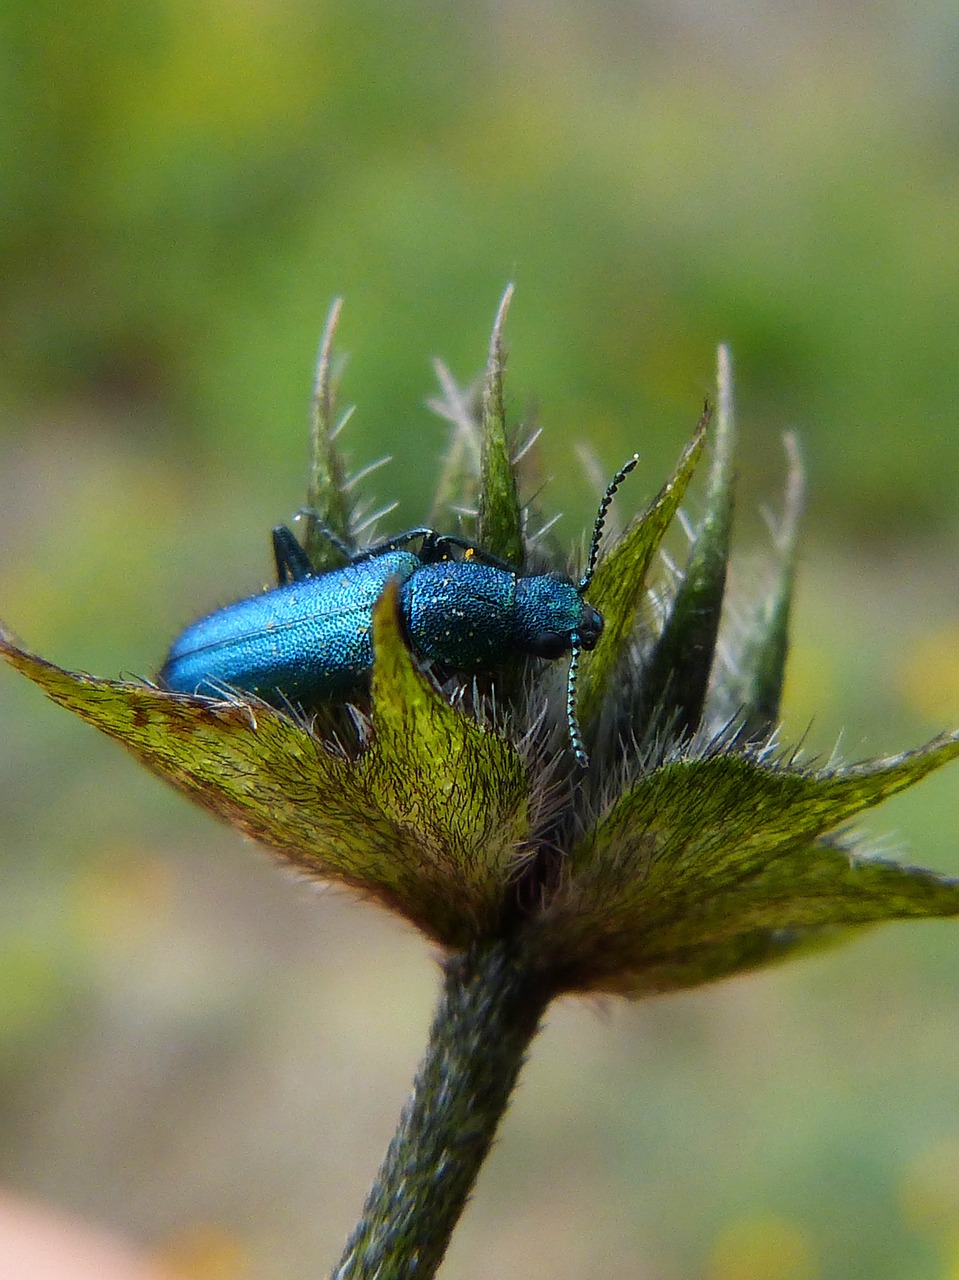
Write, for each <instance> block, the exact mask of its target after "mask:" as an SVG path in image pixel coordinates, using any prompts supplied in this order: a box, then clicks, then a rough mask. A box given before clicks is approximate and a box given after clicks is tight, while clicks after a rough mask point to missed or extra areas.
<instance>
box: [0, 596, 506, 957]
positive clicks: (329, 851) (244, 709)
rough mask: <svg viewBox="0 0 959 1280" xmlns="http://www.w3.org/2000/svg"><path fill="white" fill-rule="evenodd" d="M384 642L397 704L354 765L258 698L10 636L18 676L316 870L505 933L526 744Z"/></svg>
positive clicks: (456, 926)
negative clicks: (109, 674) (39, 647)
mask: <svg viewBox="0 0 959 1280" xmlns="http://www.w3.org/2000/svg"><path fill="white" fill-rule="evenodd" d="M394 607H395V606H394ZM378 616H379V615H378ZM377 645H378V654H379V658H378V675H377V679H378V681H379V688H378V693H379V694H380V695H381V696H382V698H383V699H384V706H383V710H382V714H381V715H378V714H375V715H374V730H375V736H374V740H373V742H372V743H371V744H370V745H369V747H368V749H367V750H366V751H365V752H364V754H363V755H362V756H361V757H360V759H359V761H351V760H348V759H347V758H346V757H345V756H343V755H342V754H338V753H337V752H335V751H334V750H333V749H332V748H331V747H329V746H326V745H324V744H323V743H322V742H321V741H320V740H319V739H318V738H316V737H315V736H314V735H313V734H312V733H310V732H309V731H308V730H307V729H306V728H304V726H303V725H301V724H300V723H299V722H297V721H296V720H294V719H293V718H292V717H291V716H288V715H286V714H284V713H282V712H280V711H277V710H275V709H274V708H273V707H270V706H267V705H266V704H265V703H262V702H259V701H258V700H256V699H251V698H245V697H244V698H242V699H241V698H237V699H235V700H230V701H214V700H212V699H207V698H197V697H188V696H186V695H182V694H171V693H165V692H163V691H162V690H159V689H153V688H149V687H147V686H145V685H139V684H131V683H126V682H122V681H116V680H98V679H95V678H93V677H91V676H86V675H81V674H78V673H75V672H69V671H65V670H63V669H62V668H60V667H57V666H54V665H53V664H52V663H49V662H46V661H44V660H43V659H41V658H38V657H36V656H34V655H33V654H30V653H28V652H27V651H25V650H23V649H22V648H20V647H19V646H17V645H16V644H15V643H14V642H13V640H12V639H11V638H10V637H9V636H8V635H6V633H0V655H2V656H3V657H5V658H6V659H7V661H8V662H10V664H11V665H12V666H14V667H16V668H17V669H18V670H20V671H22V672H23V674H24V675H26V676H28V677H29V678H30V679H31V680H33V681H35V682H36V683H37V684H38V685H40V687H41V688H42V689H43V690H44V691H45V692H46V693H47V694H48V695H49V697H51V698H52V699H53V700H54V701H55V702H57V703H59V704H60V705H61V706H63V707H66V708H68V709H69V710H71V711H74V712H75V713H76V714H77V715H78V716H80V717H81V719H83V720H86V721H87V723H88V724H91V725H94V726H95V727H96V728H98V729H100V730H101V731H102V732H103V733H106V734H108V735H109V736H110V737H112V738H115V739H116V740H117V741H118V742H121V743H122V744H123V745H124V746H125V747H127V748H128V749H129V750H130V751H132V752H133V754H134V755H135V756H136V757H137V758H138V759H139V760H140V761H141V763H142V764H144V765H146V767H147V768H148V769H150V770H151V771H152V772H154V773H157V774H159V775H160V776H161V777H163V778H165V779H166V780H167V781H168V782H170V783H172V784H173V785H174V786H175V787H177V788H178V789H180V790H181V791H185V792H187V793H189V794H190V795H191V796H192V798H193V799H195V800H196V801H197V802H198V803H200V804H201V805H203V806H204V807H205V808H207V809H209V810H210V811H211V812H213V813H215V814H217V815H218V816H219V817H221V818H224V819H226V820H227V821H228V822H230V823H231V824H232V825H233V826H235V827H238V828H239V829H240V830H241V831H243V832H245V833H246V834H247V835H249V836H251V837H252V838H253V839H254V840H257V841H259V842H261V843H262V844H264V845H266V846H268V847H269V848H270V849H271V850H272V851H273V852H274V853H276V854H278V855H279V856H280V857H281V858H283V859H285V860H286V861H289V862H291V863H293V864H295V865H296V866H297V867H300V868H301V869H303V870H304V871H307V872H309V873H311V874H313V875H316V876H319V877H321V878H323V879H326V880H332V881H335V882H339V883H341V884H345V885H348V886H351V887H353V888H356V889H359V890H361V891H362V892H363V893H365V894H367V895H370V896H373V897H376V898H379V899H380V900H381V901H383V902H384V903H385V904H386V905H388V906H391V907H394V908H395V909H397V910H399V911H400V912H401V913H402V914H403V915H405V916H406V917H407V918H408V919H410V920H412V921H413V922H414V923H415V924H416V925H418V926H419V927H420V928H421V929H422V930H423V931H424V932H425V933H427V934H428V935H429V936H430V937H432V938H435V939H436V940H437V941H439V942H441V943H442V944H444V945H446V946H450V947H458V946H464V945H466V944H467V943H468V941H469V940H470V939H471V938H473V937H474V936H477V935H482V934H483V933H484V932H485V931H487V930H489V929H491V928H492V927H493V925H494V923H495V920H496V919H497V918H498V914H499V912H500V910H501V903H502V898H503V893H504V889H505V884H506V883H507V881H508V880H509V878H510V876H511V875H512V873H513V863H514V861H515V859H516V858H517V855H518V853H519V852H520V851H521V850H522V848H523V841H524V839H525V838H526V836H527V834H528V832H527V822H528V817H527V807H528V806H527V799H526V776H525V772H524V770H523V766H522V762H521V761H520V759H519V757H518V756H517V755H516V753H515V752H514V751H513V750H512V748H510V747H508V746H507V744H505V743H504V742H503V741H502V740H501V739H500V738H499V737H497V736H496V735H494V734H492V733H486V732H484V731H483V730H482V729H481V728H480V727H479V726H478V725H476V724H475V723H473V722H472V721H470V720H469V719H468V718H467V717H466V716H464V715H461V714H457V713H456V712H454V711H453V710H452V709H451V708H450V706H449V705H448V703H446V702H445V701H444V700H443V699H442V698H441V697H440V696H439V695H438V694H436V693H435V692H434V691H432V690H431V689H430V688H429V687H428V685H426V683H425V682H424V681H423V678H422V677H421V676H419V675H418V674H417V673H416V672H415V671H413V669H412V666H411V664H410V663H409V655H408V654H407V653H406V650H405V646H403V644H402V640H401V638H400V637H399V633H398V630H397V629H396V628H395V624H394V626H393V627H392V628H391V627H390V625H389V624H387V625H386V628H385V630H384V631H383V634H382V635H378V636H377ZM397 645H398V646H399V649H398V650H397V647H396V646H397ZM400 651H401V652H402V654H403V655H405V663H406V667H405V668H404V657H402V656H400ZM440 745H441V746H442V749H443V751H444V753H445V754H444V756H443V761H444V764H445V768H440V767H439V765H438V764H436V762H435V761H434V767H433V768H432V769H427V768H426V763H425V753H426V752H427V751H429V750H430V747H431V746H436V747H439V746H440Z"/></svg>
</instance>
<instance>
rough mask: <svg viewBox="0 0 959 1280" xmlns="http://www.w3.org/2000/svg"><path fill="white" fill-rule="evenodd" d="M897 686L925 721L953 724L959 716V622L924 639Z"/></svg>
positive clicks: (901, 672)
mask: <svg viewBox="0 0 959 1280" xmlns="http://www.w3.org/2000/svg"><path fill="white" fill-rule="evenodd" d="M897 683H898V685H899V689H900V691H901V692H902V695H903V697H904V698H905V699H906V701H907V702H908V703H909V705H910V707H912V708H913V709H915V710H916V711H918V712H919V713H920V715H922V716H923V717H925V719H927V720H935V721H936V722H937V723H939V722H943V721H946V720H948V721H950V723H951V722H952V721H953V720H954V719H955V718H956V717H957V716H959V622H952V623H949V624H948V625H947V626H943V627H940V628H939V629H938V630H937V631H930V632H929V633H928V635H924V636H920V637H919V639H918V640H917V641H915V642H914V643H913V645H912V647H911V649H910V652H909V654H908V656H907V658H906V659H905V661H904V662H903V664H902V666H901V668H900V670H899V674H898V681H897Z"/></svg>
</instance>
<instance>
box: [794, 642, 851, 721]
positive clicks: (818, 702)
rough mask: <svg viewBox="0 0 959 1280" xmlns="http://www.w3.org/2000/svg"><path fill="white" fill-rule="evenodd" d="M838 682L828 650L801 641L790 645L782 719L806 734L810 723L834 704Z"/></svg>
mask: <svg viewBox="0 0 959 1280" xmlns="http://www.w3.org/2000/svg"><path fill="white" fill-rule="evenodd" d="M838 679H839V677H838V673H837V670H836V662H835V656H834V654H833V653H831V652H830V651H829V650H828V649H826V648H824V647H822V646H816V645H811V644H804V643H802V642H801V641H797V642H796V643H795V644H793V645H791V646H790V649H789V663H788V665H787V669H786V684H785V688H784V689H783V700H782V718H783V720H785V721H786V722H787V723H789V724H791V725H793V726H795V728H796V730H797V732H798V733H803V732H805V730H806V728H807V727H808V725H809V722H810V720H811V719H813V718H814V717H815V716H816V715H817V714H818V713H819V712H821V711H823V709H824V708H828V707H829V706H831V705H832V704H833V703H834V702H835V700H836V697H837V689H838ZM787 740H788V735H787Z"/></svg>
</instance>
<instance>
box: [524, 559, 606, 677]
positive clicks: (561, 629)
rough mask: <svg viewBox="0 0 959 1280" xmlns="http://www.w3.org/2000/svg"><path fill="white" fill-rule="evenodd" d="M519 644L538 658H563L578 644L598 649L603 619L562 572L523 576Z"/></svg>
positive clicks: (583, 647) (585, 647)
mask: <svg viewBox="0 0 959 1280" xmlns="http://www.w3.org/2000/svg"><path fill="white" fill-rule="evenodd" d="M516 622H517V626H518V630H519V635H518V636H517V645H518V646H519V647H520V648H522V649H525V650H526V652H527V653H532V654H533V655H534V656H535V657H537V658H561V657H562V656H563V654H564V653H569V651H570V649H572V647H573V645H574V644H578V645H579V647H580V648H582V649H595V648H596V644H597V641H598V640H599V637H600V635H601V634H602V630H603V619H602V617H601V616H600V614H599V613H597V611H596V610H595V609H594V608H593V606H592V605H589V604H587V603H586V602H585V601H584V600H583V598H582V596H581V595H580V593H579V591H578V589H577V588H576V587H575V586H574V584H573V583H572V582H571V581H570V579H569V578H567V577H566V576H565V575H564V574H561V573H544V574H537V575H535V576H534V577H530V578H520V579H519V581H518V582H517V584H516Z"/></svg>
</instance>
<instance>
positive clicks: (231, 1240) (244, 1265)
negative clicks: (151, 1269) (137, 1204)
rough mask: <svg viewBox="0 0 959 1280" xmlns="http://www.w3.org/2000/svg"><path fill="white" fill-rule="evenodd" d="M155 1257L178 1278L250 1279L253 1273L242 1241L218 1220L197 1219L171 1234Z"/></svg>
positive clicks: (204, 1279)
mask: <svg viewBox="0 0 959 1280" xmlns="http://www.w3.org/2000/svg"><path fill="white" fill-rule="evenodd" d="M156 1261H157V1262H158V1263H160V1264H162V1266H164V1267H165V1268H166V1269H167V1270H168V1271H172V1273H173V1275H175V1276H176V1277H177V1280H247V1277H248V1276H250V1275H252V1271H251V1268H250V1257H249V1253H248V1250H247V1248H246V1246H245V1244H244V1243H243V1241H242V1240H241V1239H240V1238H239V1237H238V1236H236V1235H234V1234H233V1233H232V1232H230V1231H228V1230H227V1229H226V1228H225V1227H221V1226H218V1225H216V1224H215V1223H197V1224H196V1225H195V1226H193V1227H190V1228H187V1229H185V1230H183V1231H181V1232H179V1233H178V1234H177V1235H175V1236H171V1237H170V1239H169V1240H167V1241H166V1243H165V1244H164V1245H163V1246H161V1248H160V1249H159V1250H158V1251H157V1254H156Z"/></svg>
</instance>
